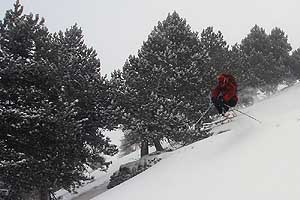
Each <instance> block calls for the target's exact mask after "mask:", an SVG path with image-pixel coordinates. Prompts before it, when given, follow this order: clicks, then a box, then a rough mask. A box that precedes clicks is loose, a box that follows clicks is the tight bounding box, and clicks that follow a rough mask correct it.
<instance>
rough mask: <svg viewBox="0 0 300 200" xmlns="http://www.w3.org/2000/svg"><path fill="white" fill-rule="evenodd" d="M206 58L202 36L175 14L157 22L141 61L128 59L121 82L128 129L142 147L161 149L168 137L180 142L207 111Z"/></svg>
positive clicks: (145, 44)
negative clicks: (124, 90) (204, 77)
mask: <svg viewBox="0 0 300 200" xmlns="http://www.w3.org/2000/svg"><path fill="white" fill-rule="evenodd" d="M204 56H205V55H204V54H203V51H202V49H201V45H200V41H199V38H198V34H197V33H196V32H192V31H191V28H190V26H189V25H188V24H187V23H186V20H185V19H182V18H180V16H179V15H178V14H177V13H176V12H174V13H172V14H169V15H168V17H167V18H166V20H164V21H163V22H158V25H157V26H156V27H154V30H153V31H152V32H151V33H150V35H149V36H148V39H147V41H146V42H144V43H143V45H142V47H141V49H140V50H139V52H138V56H137V57H136V56H130V57H129V59H128V61H127V62H126V63H125V65H124V68H123V77H124V80H125V84H126V89H127V95H128V98H126V99H130V101H131V103H129V105H131V106H129V107H127V108H126V113H128V116H130V119H131V123H128V124H126V125H125V128H126V129H127V130H128V129H129V130H131V133H132V134H134V135H136V137H137V138H139V141H140V142H142V141H143V142H142V143H143V144H145V145H146V146H147V144H150V145H152V144H153V145H156V146H157V148H159V141H160V140H162V139H164V138H167V139H170V140H175V141H182V140H183V139H184V136H185V135H188V133H187V127H188V124H189V123H192V122H193V121H196V120H197V117H199V114H201V110H204V109H206V108H207V107H206V106H207V102H208V99H206V98H203V93H206V94H207V88H206V87H205V83H204V82H203V78H202V77H203V76H204V72H205V70H204V69H203V57H204ZM203 91H205V92H203ZM197 111H199V112H197ZM142 149H143V148H142Z"/></svg>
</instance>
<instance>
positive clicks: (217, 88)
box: [211, 86, 221, 99]
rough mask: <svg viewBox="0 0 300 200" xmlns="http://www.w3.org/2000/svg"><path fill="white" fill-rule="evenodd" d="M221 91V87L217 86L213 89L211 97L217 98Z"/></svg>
mask: <svg viewBox="0 0 300 200" xmlns="http://www.w3.org/2000/svg"><path fill="white" fill-rule="evenodd" d="M220 92H221V91H220V87H219V86H217V87H215V89H213V90H212V92H211V98H212V99H213V98H217V97H218V96H219V94H220Z"/></svg>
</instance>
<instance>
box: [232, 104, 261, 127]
mask: <svg viewBox="0 0 300 200" xmlns="http://www.w3.org/2000/svg"><path fill="white" fill-rule="evenodd" d="M233 110H235V111H237V112H239V113H241V114H243V115H246V116H247V117H249V118H251V119H254V120H255V121H257V122H259V123H260V124H261V123H262V121H260V120H258V119H256V118H254V117H252V116H251V115H248V114H247V113H244V112H242V111H239V110H238V109H236V108H233Z"/></svg>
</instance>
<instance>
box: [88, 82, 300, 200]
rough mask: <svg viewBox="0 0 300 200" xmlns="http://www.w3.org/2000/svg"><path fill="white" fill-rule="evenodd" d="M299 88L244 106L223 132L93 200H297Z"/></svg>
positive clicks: (299, 187) (299, 191) (299, 177)
mask: <svg viewBox="0 0 300 200" xmlns="http://www.w3.org/2000/svg"><path fill="white" fill-rule="evenodd" d="M299 99H300V85H299V84H298V85H296V86H294V87H291V88H288V89H286V90H283V91H281V92H280V93H278V94H277V95H275V96H273V97H271V98H269V99H266V100H263V101H261V102H259V103H256V104H255V105H253V106H251V107H248V108H246V109H244V110H242V111H243V112H246V113H248V114H250V115H252V116H254V117H256V118H258V119H260V120H261V121H262V122H263V123H262V124H259V123H257V122H256V121H254V120H252V119H249V118H248V117H246V116H244V115H241V114H238V117H237V118H235V120H234V121H233V122H231V123H230V124H225V125H223V126H219V127H217V128H216V129H217V130H216V131H219V130H228V131H227V132H225V133H222V134H219V135H215V136H212V137H210V138H208V139H205V140H202V141H199V142H197V143H194V144H192V145H189V146H186V147H184V148H181V149H179V150H177V151H174V152H172V153H170V154H171V155H169V156H168V157H166V158H164V159H163V160H162V161H160V162H159V163H158V164H156V165H155V166H153V167H151V168H150V169H148V170H147V171H145V172H144V173H142V174H140V175H138V176H136V177H134V178H132V179H130V180H128V181H126V182H125V183H123V184H121V185H119V186H116V187H115V188H112V189H111V190H108V191H106V192H104V193H102V194H100V195H99V196H97V197H95V198H93V200H117V199H122V200H135V199H136V200H140V199H143V200H153V199H157V200H164V199H172V200H182V199H189V200H190V199H205V200H210V199H215V200H219V199H231V200H235V199H236V200H240V199H243V200H246V199H249V200H250V199H251V200H253V199H272V200H276V199H278V200H283V199H288V200H294V199H295V200H298V199H300V156H299V154H300V133H299V129H300V104H299Z"/></svg>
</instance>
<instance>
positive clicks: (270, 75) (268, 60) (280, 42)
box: [241, 25, 291, 92]
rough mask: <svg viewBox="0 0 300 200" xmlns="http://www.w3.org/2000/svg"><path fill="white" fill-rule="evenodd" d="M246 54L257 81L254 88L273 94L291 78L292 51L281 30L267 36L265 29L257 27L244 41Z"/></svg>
mask: <svg viewBox="0 0 300 200" xmlns="http://www.w3.org/2000/svg"><path fill="white" fill-rule="evenodd" d="M241 49H242V51H243V52H244V53H245V55H246V56H247V59H248V63H249V67H250V68H249V70H250V71H252V74H253V75H254V77H255V79H254V80H253V81H252V86H253V87H257V88H260V89H262V90H265V91H266V92H273V91H275V90H276V88H277V85H278V84H279V83H281V82H282V81H283V80H284V79H286V77H290V69H289V61H288V54H289V51H290V50H291V47H290V44H289V43H288V42H287V36H286V35H285V33H284V32H283V31H282V30H280V29H279V28H275V29H273V30H272V31H271V34H270V35H267V33H266V32H265V30H264V29H263V28H260V27H259V26H257V25H255V26H254V27H253V28H252V29H251V31H250V34H248V35H247V37H246V38H245V39H243V40H242V43H241Z"/></svg>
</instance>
